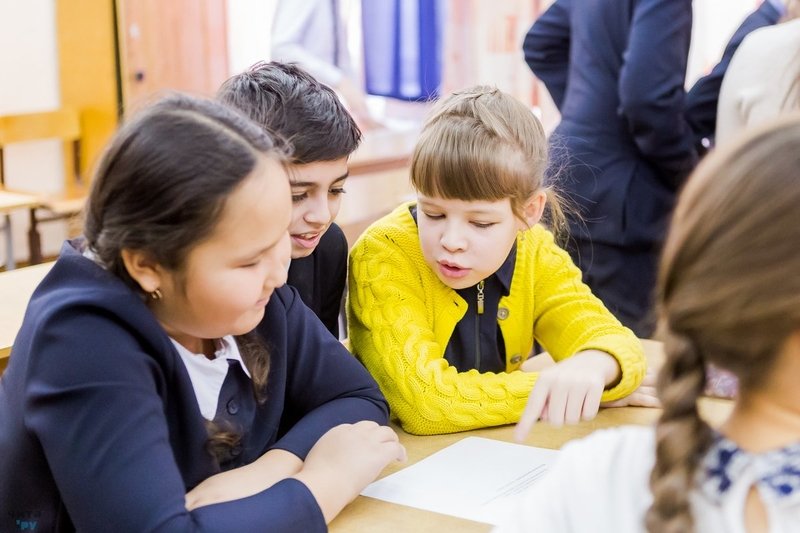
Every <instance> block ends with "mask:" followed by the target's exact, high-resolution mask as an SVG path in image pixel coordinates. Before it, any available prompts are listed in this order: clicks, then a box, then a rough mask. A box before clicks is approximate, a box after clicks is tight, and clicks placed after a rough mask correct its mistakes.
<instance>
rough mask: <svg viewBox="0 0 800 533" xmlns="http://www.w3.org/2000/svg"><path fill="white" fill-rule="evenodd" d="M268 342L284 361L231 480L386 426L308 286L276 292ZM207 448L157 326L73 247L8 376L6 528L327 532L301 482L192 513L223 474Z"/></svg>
mask: <svg viewBox="0 0 800 533" xmlns="http://www.w3.org/2000/svg"><path fill="white" fill-rule="evenodd" d="M257 331H258V333H259V334H260V335H261V336H262V338H263V339H264V341H265V342H266V344H267V346H268V347H269V350H270V356H271V359H270V361H271V366H270V373H269V381H268V386H267V392H266V397H267V401H266V403H265V404H263V405H260V406H257V407H254V411H255V412H254V413H253V416H252V418H251V419H250V421H249V426H248V427H245V428H243V429H244V438H243V445H242V447H241V449H240V450H239V453H238V455H237V456H236V457H235V458H234V459H233V460H231V461H230V462H228V463H226V464H225V465H224V467H223V468H225V469H227V468H233V467H236V466H240V465H243V464H248V463H250V462H252V461H254V460H255V459H257V458H258V457H259V456H261V455H262V454H263V453H264V452H266V451H267V450H269V449H272V448H280V449H284V450H287V451H289V452H291V453H293V454H295V455H297V456H298V457H300V458H301V459H304V458H305V457H306V455H307V453H308V452H309V450H310V449H311V447H312V446H313V445H314V444H315V443H316V442H317V440H318V439H319V438H320V437H321V436H322V435H323V434H324V433H325V432H326V431H328V430H329V429H330V428H332V427H333V426H336V425H338V424H341V423H352V422H356V421H359V420H374V421H375V422H377V423H379V424H386V423H387V420H388V407H387V404H386V401H385V399H384V398H383V396H382V395H381V393H380V391H379V390H378V387H377V385H376V383H375V381H374V380H373V379H372V377H371V376H370V375H369V374H368V373H367V372H366V370H365V369H364V368H363V367H362V366H361V365H360V364H359V363H358V362H357V361H356V360H355V358H353V357H352V356H351V355H350V354H349V353H348V352H347V350H346V349H345V348H344V347H343V346H342V345H341V343H339V342H338V341H337V340H336V339H335V338H334V337H333V336H332V335H330V333H329V332H328V331H327V330H326V329H325V328H324V327H323V326H322V324H321V323H320V322H319V320H318V319H317V317H316V316H315V315H314V314H313V313H312V312H311V311H310V310H309V309H308V308H307V307H306V306H305V305H303V304H302V302H301V300H300V298H299V297H298V296H297V292H296V291H295V290H294V289H292V288H291V287H288V286H284V287H282V288H280V289H278V290H277V291H275V293H274V294H273V296H272V298H271V299H270V301H269V304H268V305H267V307H266V312H265V316H264V320H263V321H262V323H261V324H260V325H259V326H258V328H257ZM241 392H242V397H244V395H245V394H250V395H251V393H250V391H249V390H248V391H241ZM219 412H220V411H218V413H219ZM206 440H207V432H206V427H205V421H204V419H203V417H202V416H201V415H200V411H199V408H198V405H197V400H196V397H195V395H194V390H193V388H192V384H191V382H190V380H189V377H188V374H187V372H186V370H185V368H184V366H183V363H182V361H181V359H180V356H179V355H178V354H177V352H176V350H175V349H174V347H173V346H172V343H171V342H170V340H169V338H168V337H167V335H166V333H165V332H164V330H163V328H162V327H161V326H160V325H159V323H158V322H157V321H156V319H155V317H154V316H153V314H152V313H151V312H150V311H149V310H148V309H147V307H146V306H145V304H144V303H143V301H142V299H141V298H140V297H139V296H138V295H137V294H136V293H134V292H133V291H132V290H131V289H130V288H128V287H127V286H126V285H125V284H123V283H122V282H121V281H120V280H119V279H117V278H116V277H114V276H113V275H112V274H110V273H109V272H107V271H105V270H104V269H102V268H101V267H99V266H97V265H96V264H95V263H93V262H92V261H91V260H89V259H87V258H85V257H83V256H82V255H81V254H80V252H79V251H78V250H76V249H75V247H74V246H73V245H72V244H70V243H67V244H65V246H64V247H63V248H62V252H61V256H60V258H59V259H58V261H57V262H56V264H55V266H54V267H53V269H52V270H51V272H50V273H49V274H48V275H47V276H46V277H45V278H44V280H43V281H42V283H41V284H40V285H39V287H38V288H37V290H36V291H35V292H34V294H33V297H32V299H31V301H30V303H29V305H28V309H27V312H26V314H25V318H24V321H23V325H22V328H21V330H20V332H19V335H18V337H17V339H16V341H15V343H14V348H13V351H12V355H11V359H10V362H9V366H8V368H7V369H6V372H5V374H4V375H3V376H2V379H0V451H1V452H2V453H0V479H2V480H3V481H2V483H0V530H2V531H15V530H21V529H22V528H23V527H27V529H34V528H35V530H37V531H59V532H60V531H74V530H78V531H117V532H124V531H131V532H143V531H169V532H173V531H257V530H269V531H279V532H283V531H287V532H307V531H326V530H327V528H326V525H325V522H324V519H323V516H322V513H321V511H320V509H319V506H318V505H317V503H316V501H315V500H314V498H313V496H312V494H311V492H310V491H309V490H308V488H307V487H306V486H305V485H304V484H302V483H301V482H299V481H297V480H293V479H287V480H284V481H281V482H279V483H277V484H275V485H274V486H272V487H270V488H268V489H266V490H264V491H262V492H260V493H258V494H256V495H253V496H250V497H248V498H244V499H239V500H235V501H231V502H227V503H221V504H216V505H211V506H206V507H202V508H199V509H196V510H194V511H192V512H189V511H187V510H186V508H185V502H184V496H185V493H186V492H187V491H188V490H190V489H192V488H193V487H194V486H196V485H197V484H198V483H200V482H201V481H203V480H204V479H206V478H207V477H209V476H211V475H212V474H215V473H217V472H219V471H220V465H219V464H218V463H217V462H216V461H215V460H214V459H213V458H212V457H211V455H209V453H207V452H206V450H205V444H206Z"/></svg>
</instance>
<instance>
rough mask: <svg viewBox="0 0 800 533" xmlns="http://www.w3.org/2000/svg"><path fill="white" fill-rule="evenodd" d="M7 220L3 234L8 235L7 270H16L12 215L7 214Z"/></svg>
mask: <svg viewBox="0 0 800 533" xmlns="http://www.w3.org/2000/svg"><path fill="white" fill-rule="evenodd" d="M5 219H6V223H5V226H3V232H4V233H5V234H6V270H14V269H15V268H16V267H17V264H16V263H15V262H14V234H13V232H12V231H11V215H9V214H6V216H5Z"/></svg>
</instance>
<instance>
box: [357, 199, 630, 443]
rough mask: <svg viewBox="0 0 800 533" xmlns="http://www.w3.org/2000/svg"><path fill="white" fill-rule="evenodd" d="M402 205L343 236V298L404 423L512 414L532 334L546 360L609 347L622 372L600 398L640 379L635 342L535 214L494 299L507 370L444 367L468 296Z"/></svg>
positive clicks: (421, 429)
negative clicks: (346, 249) (432, 258)
mask: <svg viewBox="0 0 800 533" xmlns="http://www.w3.org/2000/svg"><path fill="white" fill-rule="evenodd" d="M410 205H412V204H403V205H401V206H400V207H398V208H397V209H395V210H394V211H393V212H392V213H390V214H389V215H387V216H386V217H384V218H382V219H381V220H379V221H377V222H376V223H374V224H373V225H372V226H370V227H369V228H368V229H367V230H366V231H365V232H364V234H363V235H362V236H361V237H360V238H359V239H358V241H357V242H356V244H355V245H354V246H353V249H352V251H351V252H350V269H349V295H348V301H347V318H348V331H349V338H350V348H351V350H352V351H353V353H354V354H355V355H356V356H357V357H358V358H359V359H360V360H361V361H362V362H363V363H364V365H365V366H366V367H367V369H368V370H369V371H370V372H371V373H372V375H373V376H374V377H375V379H376V380H377V382H378V384H379V385H380V388H381V390H382V391H383V393H384V394H385V395H386V398H387V399H388V400H389V406H390V407H391V409H392V411H393V413H394V415H395V416H396V417H397V418H398V419H399V420H400V423H401V425H402V427H403V429H404V430H405V431H407V432H409V433H413V434H417V435H433V434H437V433H451V432H455V431H464V430H468V429H475V428H481V427H488V426H497V425H501V424H510V423H514V422H517V421H518V420H519V418H520V416H521V415H522V411H523V409H524V408H525V404H526V401H527V399H528V395H529V394H530V392H531V389H532V388H533V385H534V383H535V382H536V378H537V376H538V374H537V373H530V372H522V371H520V370H518V369H519V367H520V364H521V363H522V362H524V360H525V359H526V358H527V357H528V354H529V353H530V352H531V349H532V347H533V341H534V337H535V338H536V340H538V341H539V342H540V343H541V344H542V345H543V346H544V347H545V349H546V350H547V351H548V352H550V355H552V356H553V358H554V359H555V360H556V361H560V360H562V359H564V358H566V357H569V356H571V355H573V354H575V353H576V352H579V351H581V350H589V349H596V350H602V351H604V352H608V353H610V354H611V355H613V356H614V357H615V358H616V359H617V360H618V361H619V364H620V367H621V368H622V377H621V379H620V381H619V383H618V384H617V385H616V386H614V387H613V388H612V389H610V390H606V391H605V392H604V393H603V398H602V400H603V401H610V400H616V399H619V398H622V397H624V396H626V395H628V394H630V393H631V392H633V390H634V389H636V387H638V386H639V383H640V382H641V380H642V378H643V376H644V373H645V358H644V353H643V351H642V346H641V343H640V342H639V340H638V339H637V338H636V337H635V336H634V334H633V333H632V332H631V331H630V330H629V329H627V328H625V327H623V326H622V325H621V324H620V323H619V322H618V321H617V319H616V318H614V316H613V315H611V313H610V312H609V311H608V310H607V309H606V308H605V307H604V306H603V304H602V303H601V302H600V300H598V299H597V298H596V297H595V296H594V295H592V293H591V292H590V290H589V288H588V287H587V286H586V285H585V284H583V282H582V281H581V273H580V271H579V270H578V268H577V267H576V266H575V265H574V264H573V263H572V260H571V259H570V257H569V255H568V254H567V253H566V252H565V251H564V250H562V249H561V248H559V247H558V246H557V245H556V244H555V243H554V241H553V236H552V234H551V233H550V232H549V231H547V230H546V229H544V228H543V227H541V226H538V225H537V226H534V227H532V228H530V229H528V230H525V231H522V232H520V234H519V235H518V236H517V259H516V263H515V265H514V277H513V279H512V281H511V288H510V291H509V295H508V296H505V297H503V298H501V299H500V304H499V310H498V323H499V324H500V330H501V331H502V333H503V341H504V343H505V353H506V372H500V373H494V372H485V373H480V372H478V371H477V370H470V371H468V372H458V370H457V369H456V368H455V367H452V366H450V365H449V364H448V362H447V361H446V360H445V359H444V351H445V348H446V347H447V344H448V342H449V340H450V337H451V335H452V334H453V330H454V329H455V326H456V324H457V323H458V321H459V320H461V318H462V317H463V316H464V314H465V313H466V311H467V302H466V301H464V299H463V298H461V296H459V295H458V293H457V292H456V291H454V290H453V289H451V288H450V287H448V286H447V285H445V284H444V283H442V282H441V281H440V280H439V278H438V277H437V276H436V274H435V272H433V271H432V270H431V269H430V268H429V267H428V265H427V264H426V263H425V260H424V258H423V256H422V250H421V248H420V243H419V236H418V233H417V225H416V222H415V221H414V219H413V218H412V217H411V214H410V213H409V206H410Z"/></svg>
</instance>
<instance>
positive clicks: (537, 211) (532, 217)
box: [522, 190, 547, 228]
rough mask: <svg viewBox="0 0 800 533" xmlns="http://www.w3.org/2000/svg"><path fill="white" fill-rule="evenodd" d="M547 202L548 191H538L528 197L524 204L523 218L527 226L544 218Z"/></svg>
mask: <svg viewBox="0 0 800 533" xmlns="http://www.w3.org/2000/svg"><path fill="white" fill-rule="evenodd" d="M545 204H547V193H546V192H544V191H541V190H540V191H537V192H535V193H533V195H532V196H531V197H530V198H528V200H527V201H526V202H525V204H524V205H523V206H522V218H523V219H524V220H525V223H526V224H527V227H529V228H530V227H531V226H533V225H535V224H537V223H538V222H539V221H540V220H541V219H542V215H543V214H544V206H545Z"/></svg>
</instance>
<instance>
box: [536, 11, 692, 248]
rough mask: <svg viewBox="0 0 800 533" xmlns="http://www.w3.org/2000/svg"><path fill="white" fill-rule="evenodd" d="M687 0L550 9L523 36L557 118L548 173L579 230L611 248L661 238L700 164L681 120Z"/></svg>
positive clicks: (575, 232)
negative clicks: (553, 173) (554, 175)
mask: <svg viewBox="0 0 800 533" xmlns="http://www.w3.org/2000/svg"><path fill="white" fill-rule="evenodd" d="M691 31H692V2H691V0H556V1H555V3H553V4H552V5H551V6H550V8H549V9H547V11H545V12H544V13H543V14H542V15H541V17H540V18H539V19H538V20H537V21H536V22H535V23H534V24H533V26H532V27H531V29H530V30H529V31H528V33H527V35H526V36H525V41H524V43H523V50H524V53H525V60H526V62H527V63H528V66H529V67H530V68H531V70H532V71H533V73H534V74H535V75H536V76H537V77H538V78H539V79H540V80H542V81H543V82H544V84H545V86H546V87H547V89H548V91H549V92H550V95H551V96H552V97H553V100H554V102H555V104H556V105H557V106H558V109H559V111H560V112H561V123H560V124H559V125H558V127H557V128H556V130H555V132H554V134H553V135H552V137H551V157H552V159H553V161H554V168H555V169H557V170H558V171H562V170H563V172H564V174H565V175H564V176H563V177H562V178H561V179H560V180H559V183H560V184H561V185H562V188H563V189H564V190H565V192H566V193H567V194H568V196H569V197H570V198H571V199H572V200H573V201H574V202H575V203H576V204H577V206H578V208H579V211H580V212H581V215H582V216H583V222H580V221H572V225H571V228H570V230H571V235H573V236H575V237H576V238H583V239H591V240H593V241H595V242H601V243H605V244H609V245H616V246H641V247H650V246H653V245H657V244H658V243H659V242H660V241H661V240H662V238H663V235H664V232H665V229H666V223H667V218H668V216H669V213H670V212H671V210H672V206H673V203H674V197H675V192H676V190H677V189H678V187H679V186H680V185H681V183H682V182H683V180H684V179H685V177H686V175H687V174H688V173H689V172H690V171H691V170H692V169H693V168H694V165H695V164H696V162H697V151H696V149H695V148H694V143H693V138H692V134H691V129H690V128H689V125H688V123H687V121H686V118H685V116H684V104H685V103H684V98H685V92H684V88H683V84H684V79H685V76H686V63H687V56H688V52H689V41H690V37H691Z"/></svg>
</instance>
